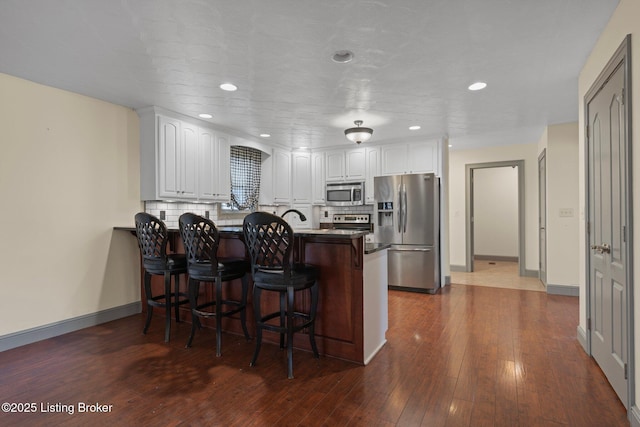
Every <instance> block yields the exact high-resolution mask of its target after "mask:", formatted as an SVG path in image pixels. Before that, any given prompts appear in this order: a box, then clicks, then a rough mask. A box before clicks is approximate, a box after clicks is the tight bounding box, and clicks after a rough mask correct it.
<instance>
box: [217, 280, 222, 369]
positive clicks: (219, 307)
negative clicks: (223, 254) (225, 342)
mask: <svg viewBox="0 0 640 427" xmlns="http://www.w3.org/2000/svg"><path fill="white" fill-rule="evenodd" d="M215 285H216V356H217V357H220V354H221V353H222V352H221V351H220V347H221V346H222V275H220V274H219V275H218V277H217V278H216V283H215Z"/></svg>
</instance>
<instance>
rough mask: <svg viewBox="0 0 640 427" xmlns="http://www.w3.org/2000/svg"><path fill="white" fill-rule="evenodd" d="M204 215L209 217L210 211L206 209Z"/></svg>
mask: <svg viewBox="0 0 640 427" xmlns="http://www.w3.org/2000/svg"><path fill="white" fill-rule="evenodd" d="M204 217H205V218H207V219H209V211H204Z"/></svg>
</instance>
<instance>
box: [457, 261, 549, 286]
mask: <svg viewBox="0 0 640 427" xmlns="http://www.w3.org/2000/svg"><path fill="white" fill-rule="evenodd" d="M473 265H474V271H473V272H471V273H467V272H454V271H452V272H451V283H457V284H459V285H473V286H489V287H491V288H506V289H520V290H523V291H539V292H546V289H545V287H544V285H543V284H542V282H541V281H540V279H538V278H537V277H522V276H520V275H519V274H520V273H519V270H518V263H517V262H513V261H490V260H478V259H476V260H474V261H473Z"/></svg>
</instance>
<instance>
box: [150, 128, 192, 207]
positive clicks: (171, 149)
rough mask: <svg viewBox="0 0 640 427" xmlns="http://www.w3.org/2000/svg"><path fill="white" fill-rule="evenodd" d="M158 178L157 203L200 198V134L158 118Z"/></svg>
mask: <svg viewBox="0 0 640 427" xmlns="http://www.w3.org/2000/svg"><path fill="white" fill-rule="evenodd" d="M157 139H158V140H157V144H158V145H157V147H158V169H157V172H158V176H157V192H156V194H155V197H153V199H191V198H195V197H196V194H197V180H196V168H197V159H198V131H197V127H195V126H188V125H186V124H183V123H182V122H180V120H175V119H172V118H169V117H164V116H158V138H157Z"/></svg>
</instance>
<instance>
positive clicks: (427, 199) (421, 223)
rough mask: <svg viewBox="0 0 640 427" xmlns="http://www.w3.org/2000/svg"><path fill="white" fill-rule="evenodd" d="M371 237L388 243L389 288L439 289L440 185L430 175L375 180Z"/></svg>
mask: <svg viewBox="0 0 640 427" xmlns="http://www.w3.org/2000/svg"><path fill="white" fill-rule="evenodd" d="M373 182H374V198H375V208H376V212H375V214H374V217H375V218H374V221H375V222H374V237H375V241H376V242H380V243H391V248H390V249H389V257H388V260H389V261H388V262H389V265H388V271H389V288H390V289H400V290H407V291H417V292H429V293H435V292H436V291H437V290H438V288H439V287H440V182H439V179H438V178H437V177H436V176H435V175H434V174H432V173H426V174H425V173H423V174H410V175H394V176H380V177H375V178H374V181H373Z"/></svg>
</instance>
